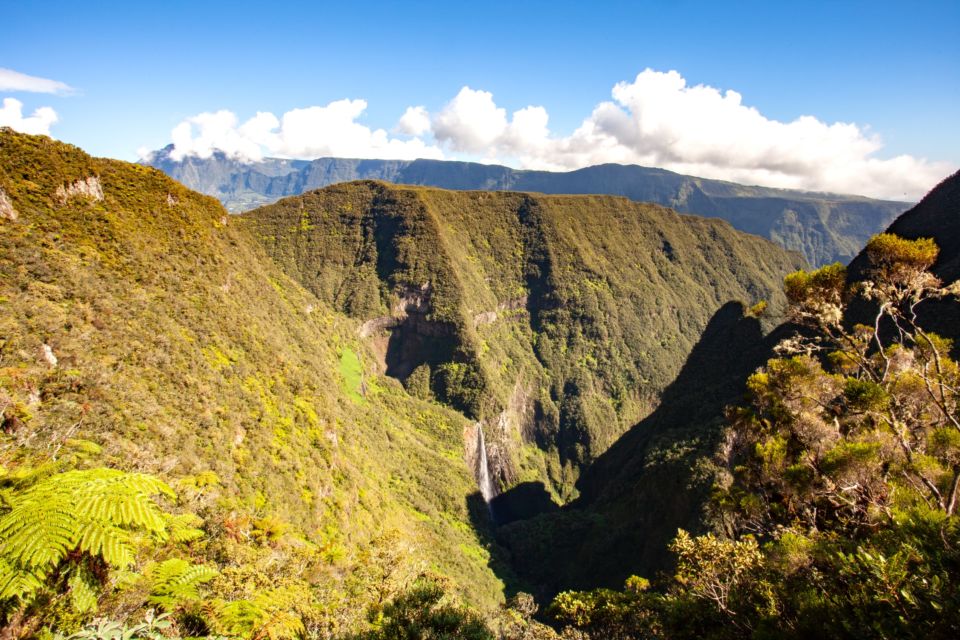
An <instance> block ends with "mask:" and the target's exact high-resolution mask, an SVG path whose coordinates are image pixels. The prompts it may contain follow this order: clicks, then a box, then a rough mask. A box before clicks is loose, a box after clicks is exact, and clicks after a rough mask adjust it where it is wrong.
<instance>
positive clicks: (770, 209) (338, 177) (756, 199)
mask: <svg viewBox="0 0 960 640" xmlns="http://www.w3.org/2000/svg"><path fill="white" fill-rule="evenodd" d="M171 151H172V147H167V148H166V149H163V150H160V151H157V152H155V153H154V154H153V156H152V157H151V159H150V160H149V161H148V164H151V165H152V166H154V167H157V168H159V169H161V170H162V171H164V172H166V173H167V174H169V175H170V176H172V177H174V178H176V179H177V180H180V181H181V182H183V183H184V184H185V185H187V186H188V187H191V188H193V189H197V190H198V191H202V192H203V193H207V194H209V195H212V196H215V197H217V198H220V200H221V201H222V202H223V203H224V205H225V206H226V207H227V208H228V209H230V210H231V211H233V212H240V211H245V210H249V209H252V208H254V207H256V206H259V205H262V204H266V203H270V202H273V201H276V200H277V199H279V198H282V197H284V196H289V195H296V194H300V193H304V192H306V191H309V190H311V189H316V188H319V187H324V186H327V185H330V184H336V183H340V182H347V181H351V180H385V181H388V182H394V183H398V184H413V185H424V186H433V187H441V188H444V189H485V190H494V191H508V190H509V191H531V192H540V193H552V194H562V193H566V194H609V195H618V196H626V197H628V198H630V199H631V200H635V201H638V202H655V203H657V204H661V205H664V206H667V207H670V208H672V209H674V210H676V211H679V212H681V213H693V214H696V215H701V216H711V217H717V218H722V219H724V220H727V221H728V222H730V224H732V225H733V226H734V228H736V229H739V230H741V231H746V232H748V233H754V234H756V235H759V236H763V237H765V238H768V239H770V240H773V241H774V242H776V243H777V244H779V245H780V246H782V247H786V248H787V249H792V250H795V251H799V252H801V253H802V254H803V255H804V257H805V258H806V259H807V262H809V263H810V264H811V265H814V266H819V265H822V264H827V263H831V262H835V261H840V262H848V261H849V260H850V259H851V258H853V256H855V255H856V254H857V252H858V251H859V250H860V249H861V248H862V247H863V246H864V244H865V243H866V241H867V239H868V238H869V237H870V236H871V235H873V234H875V233H879V232H880V230H881V229H883V228H884V227H885V226H886V225H887V224H889V223H890V222H891V221H892V220H893V219H894V218H895V217H896V216H897V215H898V214H900V213H902V212H903V211H905V210H906V209H907V208H909V206H910V204H909V203H904V202H892V201H881V200H872V199H869V198H862V197H857V196H845V195H837V194H827V193H809V192H804V191H793V190H788V189H770V188H765V187H753V186H745V185H739V184H734V183H731V182H723V181H720V180H708V179H705V178H696V177H692V176H684V175H680V174H677V173H673V172H671V171H665V170H662V169H651V168H647V167H638V166H632V165H631V166H624V165H617V164H605V165H598V166H595V167H587V168H585V169H579V170H576V171H569V172H550V171H518V170H514V169H510V168H509V167H503V166H497V165H483V164H476V163H469V162H452V161H443V160H413V161H399V160H353V159H347V158H319V159H317V160H313V161H310V162H308V161H302V160H280V159H274V158H267V159H265V160H263V161H262V162H257V163H252V164H244V163H242V162H238V161H236V160H231V159H230V158H228V157H226V156H224V155H223V154H222V153H217V154H214V155H213V156H212V157H210V158H208V159H205V160H203V159H199V158H194V157H186V158H183V159H182V160H179V161H174V160H173V159H172V158H171V156H170V153H171Z"/></svg>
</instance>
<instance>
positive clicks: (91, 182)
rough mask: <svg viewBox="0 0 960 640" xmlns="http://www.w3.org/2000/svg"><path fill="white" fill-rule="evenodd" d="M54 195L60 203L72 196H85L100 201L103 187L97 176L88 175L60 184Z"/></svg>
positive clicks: (70, 198) (65, 201) (64, 202)
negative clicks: (64, 184)
mask: <svg viewBox="0 0 960 640" xmlns="http://www.w3.org/2000/svg"><path fill="white" fill-rule="evenodd" d="M54 197H55V198H56V200H57V202H59V203H60V204H66V203H67V201H69V200H72V199H73V198H87V199H90V200H93V201H94V202H100V201H101V200H103V187H102V186H101V184H100V178H99V177H97V176H90V177H88V178H81V179H80V180H77V181H76V182H73V183H71V184H69V185H67V186H63V185H60V186H59V187H57V191H56V193H54Z"/></svg>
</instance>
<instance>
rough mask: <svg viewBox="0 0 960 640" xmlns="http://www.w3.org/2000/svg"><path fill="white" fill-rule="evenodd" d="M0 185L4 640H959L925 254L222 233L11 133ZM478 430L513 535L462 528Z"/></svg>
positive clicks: (405, 220)
mask: <svg viewBox="0 0 960 640" xmlns="http://www.w3.org/2000/svg"><path fill="white" fill-rule="evenodd" d="M0 189H2V190H3V193H4V194H6V196H7V197H8V198H9V200H10V202H11V203H12V206H13V208H14V209H15V211H16V215H15V216H9V215H8V216H6V217H4V218H3V219H0V627H2V631H3V635H4V637H5V638H7V637H9V638H28V637H40V638H54V637H55V638H64V637H73V638H76V639H78V640H79V639H83V638H90V639H94V638H110V639H114V638H116V639H118V640H121V639H123V638H130V639H133V638H151V639H152V640H156V639H157V638H160V637H166V638H187V637H229V638H248V639H251V640H264V639H265V638H270V639H271V640H287V639H291V640H292V639H298V640H299V639H301V638H325V639H328V640H330V639H341V640H347V639H350V638H356V639H358V640H360V639H369V640H376V639H379V638H384V639H386V638H411V639H413V638H437V639H440V638H476V639H486V638H498V639H501V640H521V639H522V640H534V639H539V640H557V639H559V638H565V639H567V640H573V639H578V640H584V639H586V638H590V637H593V638H624V639H628V638H646V637H651V638H686V637H706V638H711V637H712V638H734V637H736V638H739V637H756V638H764V637H774V636H776V637H784V636H786V637H797V638H801V637H808V636H810V635H813V634H820V635H822V634H826V635H829V636H835V637H911V636H913V637H954V636H956V634H957V632H958V631H960V620H958V618H957V614H956V611H957V610H958V605H960V592H958V590H957V587H956V585H955V582H956V581H955V576H956V575H958V573H960V558H958V556H957V552H956V549H957V548H958V545H960V527H958V520H957V518H958V515H957V508H958V507H957V503H958V501H960V415H958V402H960V398H958V388H960V367H958V365H957V363H956V361H955V359H954V355H952V354H954V353H955V349H954V347H953V344H952V341H951V339H950V338H951V337H952V336H947V337H943V336H941V335H938V334H937V333H934V332H932V331H929V330H927V329H926V328H925V324H924V320H923V318H924V317H925V316H924V312H923V309H925V308H926V307H927V306H928V305H931V304H934V303H937V304H945V305H950V304H955V303H956V301H955V298H956V297H957V295H958V294H960V289H958V288H957V285H956V284H953V285H952V286H950V287H946V286H944V284H943V283H942V282H941V281H940V280H939V279H938V278H937V277H935V276H934V275H933V274H932V273H931V271H930V270H931V269H932V268H935V267H936V266H937V265H942V264H943V261H942V260H941V259H940V256H939V255H938V251H937V247H936V245H935V244H934V243H933V242H931V241H927V240H905V239H903V238H899V237H895V236H892V235H881V236H877V237H876V238H874V239H873V240H872V241H871V242H870V243H869V244H868V246H867V249H866V251H865V255H866V256H867V258H868V259H869V261H870V265H869V268H868V269H867V270H866V271H865V272H864V273H866V277H864V278H859V279H857V281H856V282H853V280H855V279H852V278H849V277H848V275H847V273H846V272H845V271H844V269H843V268H842V267H840V266H838V265H831V266H826V267H823V268H821V269H818V270H816V271H813V272H805V271H799V272H795V273H793V274H791V275H787V277H786V280H785V289H786V293H785V294H783V293H781V292H779V291H777V290H776V287H775V284H774V283H775V282H776V281H777V280H779V279H780V278H781V277H782V276H783V275H785V274H787V272H789V271H791V270H794V269H796V267H798V266H800V265H799V264H798V263H799V262H800V260H799V259H798V257H797V256H792V255H789V254H786V253H784V252H782V251H780V250H778V249H776V248H775V247H772V246H771V245H770V244H769V243H767V242H765V241H762V240H759V239H756V238H750V237H746V236H743V235H742V234H738V233H736V232H733V231H732V230H731V229H730V228H729V227H728V226H727V225H725V224H723V223H719V222H716V221H708V220H703V219H697V218H690V219H684V218H680V217H678V216H676V215H675V214H673V213H672V212H669V211H667V210H664V209H661V208H659V207H655V206H648V205H638V204H636V203H632V202H629V201H627V200H624V199H620V198H608V197H584V198H579V197H578V198H572V197H545V196H535V195H529V194H516V193H499V194H488V193H479V192H458V193H452V192H441V191H437V190H430V189H420V188H394V187H390V186H387V185H384V184H380V183H359V184H352V185H345V186H341V187H335V188H330V189H327V190H324V191H321V192H315V193H311V194H307V195H306V196H303V197H301V198H297V199H290V200H286V201H282V202H280V203H278V204H276V205H274V206H271V207H267V208H264V209H262V210H259V211H257V212H253V213H250V214H247V215H246V216H243V217H241V218H239V219H238V218H233V219H231V218H228V217H227V216H226V215H225V214H224V211H223V210H222V208H221V207H220V206H219V205H218V204H217V203H216V202H215V201H213V200H212V199H210V198H207V197H203V196H200V195H198V194H195V193H192V192H190V191H188V190H186V189H184V188H183V187H182V186H180V185H178V184H176V183H174V182H173V181H171V180H170V179H168V178H166V177H165V176H163V175H161V174H159V173H158V172H157V171H154V170H152V169H148V168H144V167H139V166H136V165H129V164H126V163H121V162H115V161H107V160H98V159H94V158H90V157H88V156H86V155H85V154H83V153H82V152H80V151H79V150H77V149H74V148H72V147H69V146H68V145H63V144H60V143H57V142H53V141H51V140H49V139H47V138H42V137H31V136H25V135H19V134H15V133H13V132H10V131H9V130H3V131H0ZM947 264H949V262H948V263H947ZM731 298H740V299H742V300H744V302H745V303H751V304H753V306H752V308H750V309H749V311H746V312H745V311H744V308H745V304H740V303H727V300H729V299H731ZM763 300H769V301H770V304H769V306H767V305H766V304H765V303H763V302H761V301H763ZM704 305H706V309H705V308H704ZM857 305H859V306H858V307H857V308H858V309H859V310H858V311H857V312H856V314H855V313H854V312H853V311H851V309H852V308H853V307H854V306H857ZM713 309H719V310H717V311H716V313H712V314H711V311H712V310H713ZM783 309H787V311H788V313H789V315H790V319H791V321H792V322H794V323H799V324H802V325H806V326H805V327H804V328H803V331H800V332H796V331H792V330H789V329H786V328H781V329H780V330H778V333H777V334H776V339H777V341H778V342H779V346H778V349H779V351H778V357H777V358H774V359H772V360H769V362H767V365H766V366H765V367H763V369H762V370H760V371H756V365H755V364H753V363H754V362H755V360H756V358H757V357H758V354H762V353H764V354H765V353H767V350H768V349H769V348H770V346H771V343H772V342H773V341H774V338H773V337H769V338H768V337H764V335H763V333H762V327H763V326H764V325H770V324H772V323H774V322H776V321H777V320H778V314H779V313H781V310H783ZM864 309H867V310H868V311H869V310H872V313H873V316H872V317H870V320H869V322H862V323H858V322H857V321H854V320H853V318H854V317H857V318H859V317H861V316H862V315H863V313H865V311H864ZM711 315H712V317H711ZM780 338H786V339H785V340H780ZM764 359H766V356H764ZM750 372H752V375H749V377H748V374H750ZM742 380H747V383H746V390H747V392H748V396H747V397H748V401H747V403H746V404H744V405H743V406H741V407H739V408H735V409H731V410H729V411H728V413H727V419H728V423H727V424H726V426H725V428H724V427H723V426H722V425H720V424H719V423H718V422H716V421H715V419H714V417H713V416H715V414H716V412H717V411H718V407H721V406H723V405H724V404H726V403H727V399H728V398H729V397H731V393H733V394H734V395H735V393H736V392H737V391H738V390H739V389H740V387H739V386H738V385H739V384H740V381H742ZM671 381H672V382H671ZM661 400H662V402H661ZM476 420H482V421H484V427H485V430H484V433H485V435H486V434H489V444H488V451H487V453H488V457H489V458H490V460H491V461H492V464H493V471H494V472H495V475H496V476H497V478H498V481H499V482H500V485H501V488H508V487H511V486H513V485H515V484H516V485H517V487H516V490H515V491H513V492H512V496H511V495H505V496H503V499H504V500H509V499H510V498H511V497H512V498H513V499H515V500H519V501H518V502H515V503H514V504H513V505H512V506H513V510H512V511H511V513H514V514H518V515H516V517H517V518H524V517H526V516H530V515H531V513H533V514H534V515H532V516H531V517H529V518H527V519H525V520H518V521H515V522H511V523H509V524H506V525H504V526H501V527H494V526H493V523H492V522H491V521H490V517H489V512H488V510H487V508H486V505H484V504H483V502H482V501H480V500H479V497H478V495H477V490H476V485H475V479H474V477H473V474H472V472H471V467H470V465H469V462H470V459H471V456H473V455H476V452H475V447H471V446H467V447H466V449H467V450H466V451H465V443H466V444H467V445H469V444H470V443H471V438H472V437H475V436H474V435H473V434H475V433H476V428H475V422H476ZM637 421H640V422H637ZM632 424H636V425H637V426H636V427H635V428H633V429H630V430H629V431H628V432H626V433H624V431H625V429H626V428H627V426H628V425H632ZM465 458H466V459H467V460H466V462H467V464H465ZM582 470H584V473H583V475H579V474H580V472H581V471H582ZM578 475H579V484H578V485H577V486H576V487H575V486H574V484H573V483H574V481H575V480H576V479H577V478H578ZM638 479H641V480H643V482H638ZM577 490H579V491H580V496H579V498H578V499H577V501H576V502H575V503H574V504H572V505H570V506H569V507H568V508H566V509H563V510H558V509H557V508H556V505H555V504H554V503H552V502H551V497H553V498H557V497H559V498H561V499H568V498H572V497H573V496H575V495H576V493H577ZM508 493H511V492H508ZM708 497H709V499H708ZM504 504H507V505H509V502H506V503H504ZM531 505H533V506H531ZM537 505H539V506H537ZM704 505H706V511H703V510H702V507H703V506H704ZM536 514H539V515H536ZM655 521H656V522H655ZM665 523H669V525H670V526H671V527H672V528H673V531H671V532H670V537H671V538H672V543H671V544H670V545H669V549H668V548H667V544H666V540H664V539H663V531H662V529H663V528H664V526H666V525H665ZM638 524H639V526H638ZM678 524H679V525H681V526H682V527H683V528H682V530H681V531H680V532H679V533H676V527H677V525H678ZM688 524H689V526H687V525H688ZM687 531H689V532H690V533H687ZM631 536H633V537H631ZM493 538H496V542H494V541H493ZM637 540H640V541H641V544H640V545H638V548H633V546H632V543H633V542H634V541H637ZM666 552H669V553H670V554H672V557H673V562H674V563H673V565H672V566H669V567H667V566H665V565H664V564H660V565H659V568H662V569H668V572H667V573H665V574H662V575H659V576H656V577H655V579H653V580H652V581H650V582H648V581H647V580H644V579H641V578H636V577H633V578H630V579H629V580H627V582H626V583H625V588H624V589H623V590H619V591H618V590H614V589H599V590H592V591H590V590H576V588H579V587H580V586H581V585H582V586H583V587H585V588H589V587H592V586H596V585H597V584H603V583H609V581H610V579H611V577H618V578H623V577H626V576H625V575H621V574H622V573H623V572H625V571H633V570H634V569H635V568H636V567H642V568H650V567H655V566H657V565H656V562H657V561H658V560H663V559H664V558H665V557H666V556H667V554H666ZM511 554H512V557H511ZM544 558H547V560H546V562H545V561H544ZM508 561H509V562H511V564H510V566H507V564H506V563H507V562H508ZM494 570H496V572H497V573H496V574H495V573H494ZM588 573H589V575H587V574H588ZM585 575H586V576H587V578H586V579H585V578H584V576H585ZM648 575H651V576H654V575H655V574H654V572H650V573H648ZM506 579H509V580H510V585H509V587H507V586H505V585H504V583H503V581H502V580H506ZM522 580H526V581H528V582H529V584H530V585H531V586H532V588H535V589H536V590H537V591H538V593H550V592H551V590H553V592H554V593H556V592H557V591H562V593H560V594H559V595H557V597H556V598H555V599H554V600H553V602H552V604H550V605H549V606H548V607H546V608H545V609H544V610H543V611H538V607H537V604H536V602H535V601H534V599H533V598H532V597H531V596H529V595H527V594H524V593H516V594H514V595H513V597H511V598H510V599H509V600H507V601H506V602H504V599H505V598H504V595H505V593H504V592H505V591H507V590H508V588H509V590H510V592H511V593H512V592H513V591H514V590H515V588H516V587H517V586H519V585H520V584H523V583H522V582H521V581H522ZM587 582H590V584H586V583H587ZM558 587H559V588H558ZM571 587H574V589H572V588H571ZM545 623H549V624H550V625H552V626H547V625H546V624H545Z"/></svg>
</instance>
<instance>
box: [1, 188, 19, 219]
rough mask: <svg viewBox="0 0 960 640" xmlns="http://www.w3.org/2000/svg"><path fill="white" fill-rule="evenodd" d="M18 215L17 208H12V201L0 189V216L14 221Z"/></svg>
mask: <svg viewBox="0 0 960 640" xmlns="http://www.w3.org/2000/svg"><path fill="white" fill-rule="evenodd" d="M19 217H20V216H19V215H18V214H17V210H16V209H14V208H13V203H12V202H10V198H8V197H7V194H6V193H4V191H3V189H0V218H3V219H4V220H10V221H11V222H16V220H17V218H19Z"/></svg>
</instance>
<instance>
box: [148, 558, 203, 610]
mask: <svg viewBox="0 0 960 640" xmlns="http://www.w3.org/2000/svg"><path fill="white" fill-rule="evenodd" d="M145 573H146V576H147V579H148V580H149V581H150V596H149V598H147V602H149V603H150V604H155V605H158V606H160V607H162V608H163V609H164V610H166V611H172V610H173V609H175V608H176V607H178V606H179V605H181V604H184V603H188V602H193V601H196V600H199V599H200V586H201V585H202V584H204V583H207V582H209V581H211V580H213V579H214V578H215V577H217V576H218V575H219V572H218V571H217V570H216V569H213V568H212V567H208V566H206V565H195V564H191V563H190V562H188V561H187V560H183V559H181V558H171V559H169V560H164V561H163V562H161V563H159V564H155V565H152V566H150V567H148V568H147V570H146V572H145Z"/></svg>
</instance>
